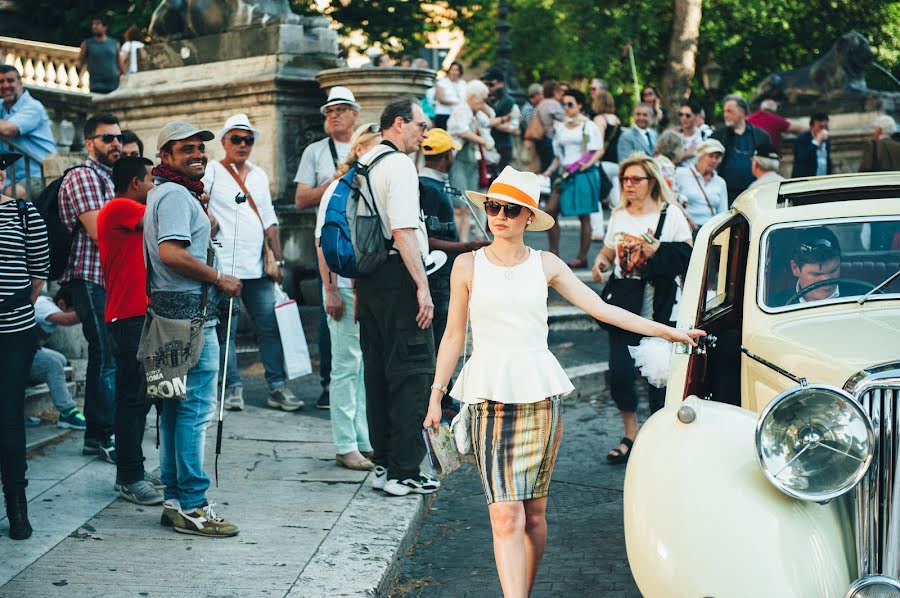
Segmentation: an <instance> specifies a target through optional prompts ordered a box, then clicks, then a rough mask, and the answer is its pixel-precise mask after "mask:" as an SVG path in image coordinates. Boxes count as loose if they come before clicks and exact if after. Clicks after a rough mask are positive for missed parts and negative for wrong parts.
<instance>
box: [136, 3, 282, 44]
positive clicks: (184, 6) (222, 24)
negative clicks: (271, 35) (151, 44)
mask: <svg viewBox="0 0 900 598" xmlns="http://www.w3.org/2000/svg"><path fill="white" fill-rule="evenodd" d="M299 22H300V17H299V15H296V14H294V12H293V11H292V10H291V6H290V1H289V0H247V1H246V2H245V1H244V0H162V1H161V2H160V3H159V6H157V7H156V10H155V11H154V12H153V18H152V19H151V20H150V35H151V37H153V38H154V39H157V40H158V39H185V38H192V37H200V36H204V35H213V34H216V33H224V32H226V31H231V30H233V29H239V28H242V27H252V26H262V25H271V24H275V23H299Z"/></svg>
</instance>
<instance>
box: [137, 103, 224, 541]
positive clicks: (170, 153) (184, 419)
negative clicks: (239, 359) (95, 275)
mask: <svg viewBox="0 0 900 598" xmlns="http://www.w3.org/2000/svg"><path fill="white" fill-rule="evenodd" d="M213 137H214V135H213V134H212V133H211V132H209V131H204V130H202V129H198V128H197V127H195V126H194V125H192V124H191V123H189V122H186V121H183V120H176V121H173V122H170V123H169V124H167V125H166V126H164V127H163V128H162V129H160V131H159V136H158V138H157V145H156V148H157V150H158V151H159V157H160V165H159V166H157V167H156V168H154V169H153V176H154V177H155V178H154V181H155V183H156V186H155V187H154V188H153V189H151V190H150V192H149V193H148V194H147V210H146V212H145V215H144V255H145V256H146V260H147V280H148V286H149V290H150V305H149V307H148V314H150V315H151V317H160V318H169V319H172V320H194V319H196V318H202V317H204V316H205V321H204V325H203V350H202V351H201V353H200V358H199V360H198V361H197V364H196V365H194V367H192V368H191V369H190V370H188V373H187V380H186V384H185V387H186V389H187V390H186V397H185V399H184V400H183V401H179V400H165V401H163V402H162V412H161V414H160V426H159V428H160V429H159V432H160V451H159V469H160V477H161V478H162V483H163V484H165V486H166V488H165V492H164V496H165V498H166V500H165V502H164V503H163V514H162V518H161V519H160V523H161V524H162V525H164V526H166V527H173V528H174V529H175V531H177V532H181V533H185V534H194V535H197V536H206V537H226V536H234V535H236V534H237V533H238V528H237V526H236V525H234V524H232V523H230V522H229V521H227V520H226V519H224V518H223V517H221V516H219V515H217V514H216V512H215V511H214V510H213V504H212V503H210V502H209V501H208V500H207V497H206V491H207V490H208V489H209V476H207V475H206V473H205V472H204V471H203V452H204V448H205V444H206V443H205V440H206V425H207V424H208V423H209V421H210V420H211V419H212V417H213V414H214V413H215V408H216V379H217V378H218V374H219V338H218V336H217V335H216V322H217V320H218V317H217V310H216V309H214V308H212V307H211V308H210V309H204V307H205V306H204V299H206V300H207V305H209V306H214V305H215V304H216V302H217V301H218V300H219V298H220V296H221V294H224V295H225V296H226V297H238V296H240V294H241V281H240V280H238V279H237V278H234V277H233V276H229V275H228V274H225V273H224V272H222V270H221V268H220V266H219V264H217V263H216V260H215V258H213V261H212V263H211V264H210V262H209V253H208V248H209V246H210V234H211V225H210V219H209V216H208V215H207V214H206V209H205V206H204V205H203V204H202V203H201V200H200V196H201V195H202V194H203V181H202V179H203V174H204V172H206V146H205V142H207V141H210V140H212V139H213ZM204 290H205V291H207V292H206V293H204Z"/></svg>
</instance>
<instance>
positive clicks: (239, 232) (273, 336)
mask: <svg viewBox="0 0 900 598" xmlns="http://www.w3.org/2000/svg"><path fill="white" fill-rule="evenodd" d="M216 138H217V139H218V140H219V141H221V142H222V147H223V148H225V158H224V159H223V160H221V161H218V160H214V161H212V162H210V163H209V164H208V165H207V166H206V176H204V177H203V185H204V188H205V189H206V192H207V193H209V212H210V214H212V215H213V216H214V217H215V219H216V222H218V223H219V232H218V233H216V240H217V241H219V242H220V243H221V244H222V245H221V249H220V251H219V260H220V262H221V268H222V270H223V271H225V272H232V267H234V275H235V277H237V278H239V279H240V280H241V284H242V285H243V286H242V292H241V298H242V299H243V302H244V307H245V308H246V309H247V312H248V313H249V314H250V317H251V318H252V319H253V323H254V324H255V325H256V331H257V333H258V334H259V352H260V355H261V357H262V363H263V368H264V369H265V371H266V384H267V385H268V387H269V397H268V399H267V400H266V404H268V405H269V407H273V408H275V409H284V410H285V411H296V410H298V409H302V408H303V406H304V405H303V401H301V400H300V399H298V398H297V397H295V396H294V394H293V393H292V392H291V390H290V389H289V388H288V387H287V375H286V374H285V372H284V351H283V350H282V348H281V335H280V334H279V332H278V322H277V321H276V319H275V307H274V306H275V291H274V287H273V285H272V283H273V281H274V282H277V283H279V284H280V283H281V280H282V276H283V270H282V269H283V268H284V260H283V259H282V254H281V243H280V241H279V239H278V218H277V217H276V215H275V208H274V207H273V206H272V196H271V194H270V193H269V177H268V176H266V173H265V171H263V169H262V168H260V167H259V166H257V165H256V164H254V163H252V162H251V161H250V154H251V152H252V151H253V147H254V144H255V143H256V142H257V141H259V138H260V132H259V130H258V129H256V128H255V127H254V126H253V125H251V124H250V120H249V119H248V118H247V115H246V114H235V115H234V116H231V117H229V118H228V120H226V121H225V126H224V127H222V130H221V131H219V133H218V135H216ZM238 194H246V195H247V201H245V202H244V203H242V204H238V205H237V206H235V203H234V197H235V195H238ZM265 244H268V247H269V248H270V249H271V252H272V254H273V256H274V258H275V263H276V265H277V266H278V269H277V272H271V271H270V272H269V273H268V274H267V272H266V268H265V263H264V253H263V247H264V245H265ZM232 256H234V264H232ZM270 276H271V278H270ZM235 316H237V314H235ZM225 319H227V318H220V321H219V338H220V339H225V338H226V337H227V335H226V333H225V332H226V331H225V326H226V322H225V321H224V320H225ZM237 321H238V318H237V317H233V318H232V320H231V337H230V339H231V340H230V344H231V346H230V347H229V348H228V367H227V368H226V371H227V379H225V380H222V385H223V386H224V387H225V389H226V390H225V408H226V409H229V410H233V411H242V410H243V409H244V383H243V380H241V374H240V371H239V370H238V367H237V352H236V350H235V346H234V337H235V335H236V333H237V324H238V322H237ZM221 353H222V357H223V358H224V356H225V347H224V346H223V347H222V348H221Z"/></svg>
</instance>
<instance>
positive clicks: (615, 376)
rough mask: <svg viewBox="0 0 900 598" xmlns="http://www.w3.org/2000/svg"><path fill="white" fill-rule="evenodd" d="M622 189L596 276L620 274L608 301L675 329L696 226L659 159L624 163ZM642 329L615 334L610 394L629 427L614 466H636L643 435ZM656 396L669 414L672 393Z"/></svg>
mask: <svg viewBox="0 0 900 598" xmlns="http://www.w3.org/2000/svg"><path fill="white" fill-rule="evenodd" d="M619 184H620V186H621V189H620V195H621V198H622V203H621V204H620V205H619V207H617V208H616V209H615V210H613V213H612V214H611V215H610V218H609V227H608V228H607V230H606V238H605V240H604V243H603V249H602V250H601V251H600V253H599V254H597V258H596V260H595V261H594V267H593V269H592V275H593V277H594V280H596V281H597V282H602V281H603V280H604V277H605V274H606V273H607V272H609V271H610V270H612V272H611V273H610V274H609V276H612V277H613V279H612V280H611V281H609V284H608V285H607V286H605V287H604V290H603V299H604V300H607V301H612V302H614V303H616V304H618V305H625V304H626V303H630V304H631V306H630V307H629V309H632V310H634V311H635V313H638V314H640V315H641V316H643V317H645V318H651V319H653V320H655V321H656V322H660V323H662V324H664V325H668V324H670V323H672V320H674V317H673V316H672V311H673V309H674V305H675V296H676V290H677V289H676V287H677V285H676V282H675V279H676V277H677V276H679V275H682V274H683V273H684V271H685V270H687V263H688V261H689V259H690V255H691V245H692V238H693V237H692V235H691V226H690V224H688V220H687V217H685V215H684V212H682V210H681V209H680V208H679V207H678V206H677V205H676V204H673V203H670V201H671V199H672V195H671V191H669V187H668V185H667V184H666V181H665V178H664V177H663V175H662V172H661V171H660V169H659V165H658V164H657V162H656V160H654V159H653V158H651V157H649V156H645V155H643V154H637V153H635V154H632V155H631V156H630V157H628V158H627V159H625V160H623V161H622V162H621V163H620V164H619ZM670 208H671V209H670ZM607 278H608V277H607ZM623 297H624V298H623ZM629 297H630V298H629ZM623 328H624V329H623ZM634 332H636V331H634V330H630V329H627V328H625V327H623V326H618V325H616V327H611V328H610V330H609V391H610V394H611V395H612V398H613V401H615V403H616V406H617V407H618V408H619V413H620V415H621V416H622V423H623V425H624V428H625V435H624V436H623V437H622V440H621V442H620V443H619V445H618V446H616V447H615V448H613V449H612V450H610V451H609V453H608V454H607V456H606V460H607V461H608V462H609V463H610V464H620V463H625V462H627V461H628V456H629V455H630V454H631V447H632V445H633V443H634V439H635V438H636V437H637V432H638V423H637V395H636V394H635V389H634V359H633V358H632V357H631V353H630V352H629V351H628V347H629V345H637V344H638V342H639V341H640V336H641V335H640V334H634ZM644 336H646V335H644ZM648 395H649V400H650V412H651V413H654V412H656V411H657V410H659V409H661V408H662V406H663V403H664V401H665V397H666V390H665V388H656V387H655V386H650V387H649V390H648Z"/></svg>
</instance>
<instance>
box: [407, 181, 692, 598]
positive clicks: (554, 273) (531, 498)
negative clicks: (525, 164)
mask: <svg viewBox="0 0 900 598" xmlns="http://www.w3.org/2000/svg"><path fill="white" fill-rule="evenodd" d="M467 195H468V197H469V198H470V199H471V200H472V201H473V202H474V203H475V204H476V205H477V206H479V207H480V208H482V209H483V210H484V211H485V212H486V213H487V215H488V224H489V226H490V229H491V232H492V233H493V235H494V239H493V242H492V243H491V245H490V246H488V247H485V248H483V249H479V250H478V251H476V252H474V253H467V254H464V255H461V256H459V257H458V258H457V259H456V261H455V263H454V266H453V271H452V274H451V280H450V285H451V292H450V293H451V294H450V310H449V315H448V319H447V329H446V332H445V333H444V338H443V341H442V342H441V346H440V350H439V352H438V358H437V368H436V371H435V378H434V384H433V385H432V387H431V388H432V391H431V396H430V401H429V406H428V414H427V416H426V418H425V421H424V423H423V425H424V427H426V428H428V427H431V426H437V425H439V424H440V421H441V397H443V395H444V394H445V393H446V392H447V386H446V385H447V384H448V383H449V380H450V376H451V375H452V374H453V370H454V367H455V365H456V362H457V360H458V359H459V354H460V351H462V349H463V344H464V342H465V338H466V328H467V325H468V324H469V323H471V328H472V339H473V345H472V346H473V350H472V355H471V357H470V359H469V360H468V361H467V362H466V364H465V366H464V367H463V370H462V372H461V373H460V375H459V378H458V379H457V382H456V384H455V385H454V386H453V391H452V392H451V393H450V395H451V396H452V397H453V398H455V399H458V400H460V401H462V402H463V403H464V404H465V405H464V408H468V409H471V412H470V413H471V415H472V427H471V432H472V443H473V447H472V448H473V452H474V454H475V462H476V464H477V466H478V470H479V472H480V474H481V480H482V485H483V487H484V493H485V497H486V498H487V502H488V509H489V511H490V517H491V527H492V529H493V536H494V556H495V560H496V564H497V570H498V573H499V576H500V584H501V586H502V588H503V593H504V596H507V597H512V596H515V597H517V598H518V597H525V596H527V595H528V594H530V592H531V589H532V587H533V585H534V579H535V576H536V575H537V569H538V565H539V564H540V560H541V557H542V556H543V552H544V546H545V544H546V541H547V522H546V508H547V495H548V493H549V487H550V477H551V475H552V472H553V465H554V462H555V460H556V454H557V450H558V448H559V442H560V439H561V437H562V418H561V413H560V398H561V397H562V396H563V395H566V394H568V393H570V392H571V391H572V390H573V389H574V388H573V386H572V384H571V382H570V381H569V379H568V378H567V377H566V374H565V372H564V371H563V369H562V367H561V366H560V364H559V362H558V361H557V360H556V358H555V357H554V356H553V354H552V353H551V352H550V350H549V349H548V347H547V332H548V327H547V288H548V287H553V288H554V289H556V291H557V292H558V293H559V294H560V295H562V296H563V297H565V298H566V299H568V300H569V301H570V302H572V304H574V305H575V306H577V307H579V308H581V309H583V310H584V311H585V312H587V313H589V314H590V315H592V316H594V317H595V318H597V319H598V320H602V321H604V322H611V323H613V324H615V325H616V326H619V327H621V328H624V329H627V330H632V331H634V332H637V333H638V334H642V335H646V336H659V337H662V338H665V339H667V340H670V341H675V342H685V343H690V344H692V345H693V344H696V343H695V341H694V339H695V338H697V337H699V336H702V335H703V334H704V333H703V332H702V331H700V330H690V331H687V332H684V331H680V330H676V329H675V328H672V327H670V326H666V325H663V324H659V323H657V322H653V321H651V320H647V319H644V318H641V317H640V316H637V315H635V314H632V313H630V312H628V311H626V310H623V309H619V308H617V307H613V306H610V305H607V304H606V303H604V302H603V301H602V300H601V299H600V297H599V296H597V294H596V293H594V292H593V291H592V290H591V289H590V288H588V287H587V286H586V285H585V284H583V283H582V282H580V281H579V280H578V278H577V277H576V276H575V275H574V274H573V273H572V271H571V270H570V269H569V267H568V266H566V264H565V263H564V262H563V261H562V260H560V259H559V257H557V256H556V255H553V254H551V253H548V252H544V251H536V250H533V249H531V248H530V247H528V246H526V245H525V231H526V230H532V231H542V230H547V229H549V228H550V227H551V226H553V223H554V221H553V218H552V217H551V216H550V215H549V214H547V213H546V212H544V211H543V210H541V209H540V207H539V205H538V199H539V197H540V181H539V179H538V176H537V175H536V174H533V173H530V172H519V171H517V170H515V169H514V168H512V167H509V166H508V167H506V169H504V170H503V172H502V173H501V174H500V176H499V177H497V179H496V180H495V181H494V182H493V183H492V184H491V186H490V188H489V189H488V191H487V193H477V192H474V191H467Z"/></svg>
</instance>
